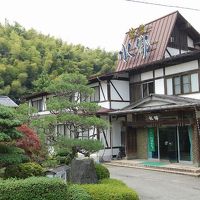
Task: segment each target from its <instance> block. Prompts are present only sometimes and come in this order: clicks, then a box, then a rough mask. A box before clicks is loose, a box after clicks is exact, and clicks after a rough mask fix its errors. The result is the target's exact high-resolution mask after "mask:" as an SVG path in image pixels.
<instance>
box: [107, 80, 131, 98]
mask: <svg viewBox="0 0 200 200" xmlns="http://www.w3.org/2000/svg"><path fill="white" fill-rule="evenodd" d="M111 82H112V84H113V85H114V87H115V88H116V90H117V91H118V92H119V94H120V95H121V97H122V98H123V100H124V101H129V100H130V95H129V81H122V80H111ZM112 84H110V96H111V100H120V101H121V100H122V99H121V98H120V96H119V95H118V93H117V92H116V90H115V89H114V87H113V86H112Z"/></svg>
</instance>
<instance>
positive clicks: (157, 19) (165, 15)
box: [126, 10, 182, 34]
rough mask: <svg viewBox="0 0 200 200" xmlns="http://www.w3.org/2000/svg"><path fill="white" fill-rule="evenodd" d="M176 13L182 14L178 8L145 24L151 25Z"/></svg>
mask: <svg viewBox="0 0 200 200" xmlns="http://www.w3.org/2000/svg"><path fill="white" fill-rule="evenodd" d="M175 13H177V14H180V12H179V11H178V10H177V11H174V12H172V13H169V14H167V15H164V16H162V17H159V18H157V19H154V20H153V21H150V22H148V23H146V24H144V26H147V25H149V24H151V23H153V22H156V21H158V20H161V19H163V18H165V17H168V16H170V15H173V14H175ZM181 16H182V15H181ZM138 28H139V26H138V27H137V28H135V29H138ZM128 32H129V31H127V32H126V34H127V33H128Z"/></svg>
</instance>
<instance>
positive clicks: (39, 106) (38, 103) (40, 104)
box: [32, 99, 43, 112]
mask: <svg viewBox="0 0 200 200" xmlns="http://www.w3.org/2000/svg"><path fill="white" fill-rule="evenodd" d="M32 106H33V107H34V108H36V109H37V111H38V112H41V111H43V101H42V99H38V100H34V101H32Z"/></svg>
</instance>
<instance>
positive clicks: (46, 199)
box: [0, 177, 67, 200]
mask: <svg viewBox="0 0 200 200" xmlns="http://www.w3.org/2000/svg"><path fill="white" fill-rule="evenodd" d="M27 199H28V200H55V199H56V200H66V199H67V188H66V184H65V183H64V182H63V181H62V180H61V179H50V178H47V177H31V178H27V179H24V180H23V179H21V180H15V179H8V180H4V181H0V200H27Z"/></svg>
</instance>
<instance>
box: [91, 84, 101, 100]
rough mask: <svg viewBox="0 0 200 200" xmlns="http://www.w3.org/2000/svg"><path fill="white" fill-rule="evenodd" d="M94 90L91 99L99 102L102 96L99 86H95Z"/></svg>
mask: <svg viewBox="0 0 200 200" xmlns="http://www.w3.org/2000/svg"><path fill="white" fill-rule="evenodd" d="M93 89H94V92H93V94H92V95H91V96H90V101H91V102H98V101H99V100H100V96H99V92H100V91H99V87H98V86H97V87H93Z"/></svg>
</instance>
